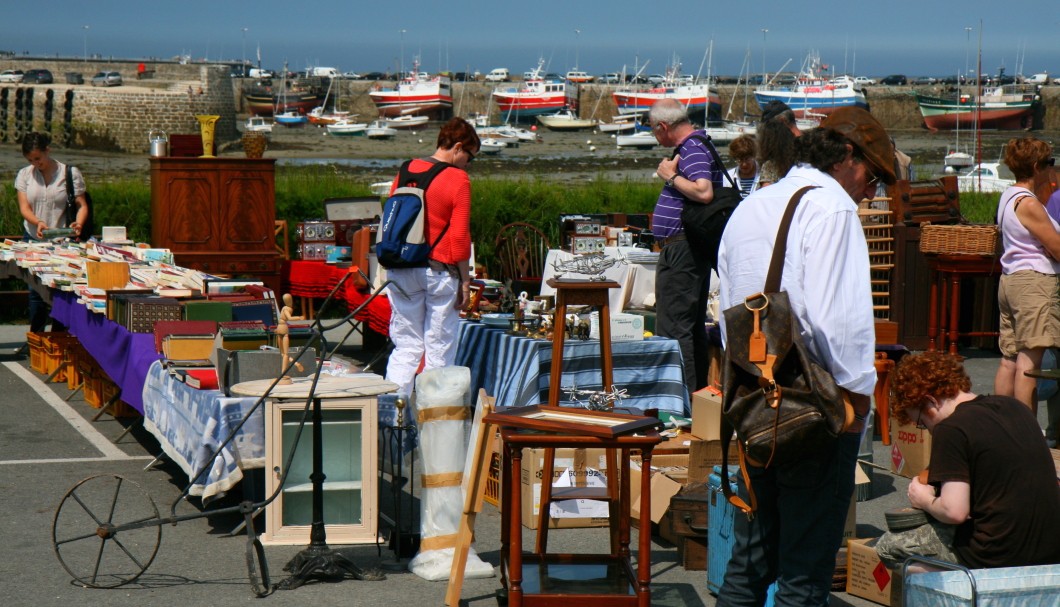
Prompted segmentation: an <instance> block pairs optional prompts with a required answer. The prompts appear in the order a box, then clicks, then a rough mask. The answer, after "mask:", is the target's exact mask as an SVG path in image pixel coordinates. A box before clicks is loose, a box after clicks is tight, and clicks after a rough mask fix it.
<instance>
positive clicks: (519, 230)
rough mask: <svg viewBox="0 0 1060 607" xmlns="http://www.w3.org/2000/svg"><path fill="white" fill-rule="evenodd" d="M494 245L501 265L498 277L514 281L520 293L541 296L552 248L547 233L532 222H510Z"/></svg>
mask: <svg viewBox="0 0 1060 607" xmlns="http://www.w3.org/2000/svg"><path fill="white" fill-rule="evenodd" d="M493 245H494V255H496V260H497V265H498V266H499V270H498V274H499V275H498V276H496V278H497V279H498V280H501V281H507V280H511V281H512V290H513V291H514V292H515V293H516V294H518V293H519V292H520V291H526V292H527V294H529V295H531V296H533V295H537V294H538V293H539V292H540V290H541V277H542V275H543V274H544V271H545V256H546V255H548V250H549V248H551V245H550V244H549V242H548V237H547V236H545V234H544V232H542V231H541V230H539V229H537V228H535V227H534V226H532V225H530V224H528V223H523V222H515V223H509V224H508V225H506V226H504V227H503V228H501V230H500V232H499V233H498V234H497V238H496V240H494V242H493Z"/></svg>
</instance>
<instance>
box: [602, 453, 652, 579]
mask: <svg viewBox="0 0 1060 607" xmlns="http://www.w3.org/2000/svg"><path fill="white" fill-rule="evenodd" d="M618 453H619V451H618V449H608V450H607V454H608V455H607V457H608V460H607V466H608V470H612V469H613V468H611V466H612V465H613V464H615V465H617V464H618V462H617V456H618ZM644 470H645V471H647V470H650V468H644ZM616 472H618V474H617V475H616V474H611V475H609V476H610V479H609V481H608V482H610V480H612V479H615V478H617V479H618V483H619V492H618V504H617V508H616V507H615V506H612V509H611V520H612V521H614V520H615V519H616V518H617V519H618V529H617V531H618V545H617V546H616V545H615V537H614V535H615V531H616V530H615V528H614V526H613V525H612V528H611V553H612V554H616V555H618V556H619V557H622V558H626V559H628V558H629V535H630V532H629V527H630V523H629V509H630V506H632V502H633V500H632V499H631V497H630V486H629V449H622V465H621V467H618V469H617V470H616ZM612 497H613V496H612ZM614 502H615V500H613V499H612V502H611V503H612V504H614ZM616 509H617V511H618V512H617V514H618V516H615V515H616V512H615V510H616ZM649 529H650V527H649Z"/></svg>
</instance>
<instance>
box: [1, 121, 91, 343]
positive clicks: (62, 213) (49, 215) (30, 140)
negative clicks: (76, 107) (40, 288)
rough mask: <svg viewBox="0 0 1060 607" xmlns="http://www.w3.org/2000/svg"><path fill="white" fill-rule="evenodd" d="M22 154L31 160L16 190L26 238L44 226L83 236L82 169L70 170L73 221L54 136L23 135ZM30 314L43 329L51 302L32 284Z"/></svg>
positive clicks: (36, 234) (37, 328)
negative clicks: (68, 212)
mask: <svg viewBox="0 0 1060 607" xmlns="http://www.w3.org/2000/svg"><path fill="white" fill-rule="evenodd" d="M22 155H23V156H25V157H26V160H27V161H29V166H27V167H26V168H24V169H22V170H20V171H19V172H18V175H17V176H16V177H15V190H16V191H17V193H18V209H19V212H20V213H21V214H22V219H23V220H24V221H23V230H24V234H23V238H24V239H25V240H39V239H41V238H44V230H47V229H51V228H71V229H73V231H74V236H80V234H81V226H83V225H84V223H85V221H87V220H88V202H87V201H86V200H85V180H84V178H82V177H81V171H78V170H77V169H76V168H73V169H72V171H71V176H72V177H73V182H74V196H75V197H76V204H77V217H76V220H75V221H74V222H73V223H70V224H67V220H66V198H67V193H66V165H65V164H63V163H61V162H59V161H57V160H55V159H54V158H52V157H51V137H49V136H48V135H47V134H46V133H28V134H26V136H25V137H23V138H22ZM29 316H30V331H43V330H44V327H45V326H46V325H47V324H48V306H47V304H45V303H44V301H43V300H42V299H41V297H40V295H38V294H37V292H36V291H34V290H33V289H32V288H31V289H30V290H29ZM54 328H56V327H53V329H54Z"/></svg>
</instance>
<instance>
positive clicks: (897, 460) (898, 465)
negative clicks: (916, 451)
mask: <svg viewBox="0 0 1060 607" xmlns="http://www.w3.org/2000/svg"><path fill="white" fill-rule="evenodd" d="M904 461H905V458H904V457H902V450H901V449H899V448H898V445H897V444H893V445H891V465H892V466H893V468H894V469H895V470H898V471H901V470H902V463H903V462H904Z"/></svg>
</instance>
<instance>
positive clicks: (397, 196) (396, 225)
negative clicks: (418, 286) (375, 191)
mask: <svg viewBox="0 0 1060 607" xmlns="http://www.w3.org/2000/svg"><path fill="white" fill-rule="evenodd" d="M427 160H429V161H430V162H432V163H434V166H432V167H431V168H430V169H428V170H427V171H424V172H422V173H413V172H411V171H409V165H410V164H411V163H412V161H411V160H407V161H405V164H403V165H401V171H400V172H399V173H398V187H397V189H395V190H394V193H393V194H391V195H390V197H389V198H387V199H386V203H385V204H384V205H383V217H382V220H381V222H380V226H379V233H378V236H377V237H376V245H375V255H376V258H378V260H379V265H381V266H383V267H384V268H419V267H424V266H426V265H427V258H428V257H429V256H430V254H431V250H432V249H434V247H435V246H436V245H437V244H438V243H439V242H440V241H441V240H442V237H443V236H445V233H446V231H448V229H449V224H446V225H445V227H444V228H443V229H442V231H441V233H440V234H438V239H437V240H435V241H434V242H433V243H428V242H427V234H428V231H427V205H426V195H427V188H428V187H429V186H430V185H431V181H432V180H433V179H434V178H435V177H436V176H437V175H438V174H439V173H441V172H442V171H444V170H445V169H447V168H449V167H451V166H453V165H451V164H449V163H448V162H439V161H436V160H434V159H433V158H430V159H427Z"/></svg>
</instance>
